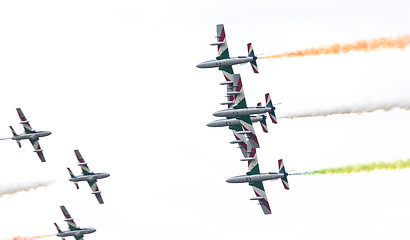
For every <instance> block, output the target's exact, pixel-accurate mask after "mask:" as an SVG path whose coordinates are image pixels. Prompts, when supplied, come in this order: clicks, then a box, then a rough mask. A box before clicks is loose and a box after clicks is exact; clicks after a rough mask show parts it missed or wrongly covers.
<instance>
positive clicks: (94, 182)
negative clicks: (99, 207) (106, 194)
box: [87, 180, 104, 204]
mask: <svg viewBox="0 0 410 240" xmlns="http://www.w3.org/2000/svg"><path fill="white" fill-rule="evenodd" d="M87 182H88V185H90V187H91V190H92V191H93V192H92V194H94V195H95V197H96V198H97V200H98V202H99V203H100V204H103V203H104V200H103V199H102V197H101V191H100V190H99V189H98V186H97V180H88V181H87Z"/></svg>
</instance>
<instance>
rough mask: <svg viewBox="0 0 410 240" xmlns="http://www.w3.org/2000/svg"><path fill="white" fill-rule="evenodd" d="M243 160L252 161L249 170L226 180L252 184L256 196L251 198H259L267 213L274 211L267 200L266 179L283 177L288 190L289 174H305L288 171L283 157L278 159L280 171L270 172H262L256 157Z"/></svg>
mask: <svg viewBox="0 0 410 240" xmlns="http://www.w3.org/2000/svg"><path fill="white" fill-rule="evenodd" d="M255 154H256V151H255ZM255 156H256V155H255ZM241 160H242V161H249V163H250V165H249V166H248V170H249V171H248V172H247V173H246V175H240V176H235V177H231V178H228V179H227V180H226V182H228V183H248V184H249V185H250V186H252V187H253V190H254V192H255V194H256V197H253V198H250V200H258V202H259V204H260V205H261V207H262V210H263V212H264V213H265V214H271V213H272V212H271V209H270V207H269V202H268V200H267V197H266V193H265V189H264V187H263V183H262V182H263V181H266V180H277V179H281V180H282V183H283V187H284V188H285V189H286V190H289V182H288V178H287V176H288V175H301V174H303V173H287V172H286V170H285V166H284V164H283V160H282V159H279V160H278V165H279V172H269V173H260V171H259V165H258V163H257V159H256V158H255V157H251V158H248V159H241ZM255 160H256V162H255ZM252 162H253V163H252Z"/></svg>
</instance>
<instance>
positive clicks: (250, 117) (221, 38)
mask: <svg viewBox="0 0 410 240" xmlns="http://www.w3.org/2000/svg"><path fill="white" fill-rule="evenodd" d="M216 32H217V36H216V38H217V42H216V43H211V44H210V45H211V46H217V48H218V56H217V57H216V60H211V61H205V62H202V63H199V64H198V65H197V67H198V68H215V67H217V68H218V69H219V70H220V71H222V73H223V76H224V79H225V81H224V82H222V83H220V84H221V85H226V96H227V100H226V101H225V102H222V103H221V105H227V109H223V110H220V111H217V112H215V113H214V114H213V116H215V117H223V118H224V119H218V120H215V121H212V122H210V123H208V124H207V126H208V127H229V129H230V130H232V133H233V135H234V137H235V140H233V141H231V142H230V143H231V144H238V145H239V149H240V150H241V152H242V155H243V158H242V159H240V161H244V162H247V164H248V169H247V172H246V174H245V175H240V176H235V177H231V178H228V179H227V180H226V182H228V183H248V184H249V185H250V186H251V187H252V188H253V191H254V193H255V195H256V197H252V198H250V200H257V201H258V202H259V205H260V206H261V208H262V211H263V213H264V214H271V213H272V211H271V208H270V205H269V201H268V198H267V196H266V192H265V188H264V187H263V181H266V180H277V179H280V180H281V181H282V183H283V187H284V188H285V189H286V190H289V182H288V179H287V176H289V175H298V174H300V173H287V172H286V170H285V166H284V164H283V160H282V159H280V160H278V165H279V171H278V172H268V173H261V172H260V169H259V162H258V157H257V153H256V149H257V148H259V141H258V138H257V135H256V133H255V130H254V128H253V124H252V123H254V122H260V123H261V126H262V130H263V131H264V132H265V133H267V132H268V128H267V124H266V119H267V115H268V116H269V118H270V119H271V121H272V122H273V123H274V124H277V123H278V122H277V118H276V115H275V109H276V108H275V106H274V104H272V100H271V97H270V94H269V93H266V94H265V102H266V105H265V106H262V104H261V103H258V104H257V106H256V107H248V106H247V104H246V99H245V94H244V90H243V85H242V79H241V76H240V74H234V71H233V68H232V66H233V65H235V64H242V63H248V62H249V63H250V64H251V67H252V70H253V72H254V73H259V70H258V66H257V64H256V60H257V59H258V58H257V56H255V53H254V50H253V46H252V43H248V44H247V48H248V56H239V57H236V58H231V57H230V56H229V50H228V45H227V41H226V34H225V28H224V25H223V24H219V25H217V26H216Z"/></svg>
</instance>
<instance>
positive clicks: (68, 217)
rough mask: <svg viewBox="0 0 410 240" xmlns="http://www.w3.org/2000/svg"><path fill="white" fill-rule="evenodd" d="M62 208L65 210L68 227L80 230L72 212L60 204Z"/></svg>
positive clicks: (72, 229)
mask: <svg viewBox="0 0 410 240" xmlns="http://www.w3.org/2000/svg"><path fill="white" fill-rule="evenodd" d="M60 208H61V211H62V212H63V215H64V217H65V221H66V222H67V224H68V228H69V229H70V230H71V231H75V230H78V229H79V228H78V227H77V224H75V222H74V219H73V218H72V217H71V215H70V213H69V212H68V211H67V209H66V208H65V206H60Z"/></svg>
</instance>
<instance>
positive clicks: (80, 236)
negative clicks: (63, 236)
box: [74, 233, 84, 240]
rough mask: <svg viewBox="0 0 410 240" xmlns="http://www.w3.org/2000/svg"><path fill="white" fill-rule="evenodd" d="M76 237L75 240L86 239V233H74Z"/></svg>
mask: <svg viewBox="0 0 410 240" xmlns="http://www.w3.org/2000/svg"><path fill="white" fill-rule="evenodd" d="M74 237H75V240H84V238H83V237H84V235H83V234H81V233H79V234H76V235H74Z"/></svg>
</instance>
